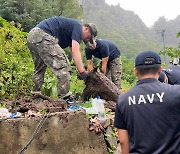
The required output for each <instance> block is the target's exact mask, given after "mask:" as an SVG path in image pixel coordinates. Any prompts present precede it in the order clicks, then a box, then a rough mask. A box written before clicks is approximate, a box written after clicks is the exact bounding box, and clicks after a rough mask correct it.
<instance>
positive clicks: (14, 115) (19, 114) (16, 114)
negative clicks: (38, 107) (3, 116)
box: [9, 112, 21, 118]
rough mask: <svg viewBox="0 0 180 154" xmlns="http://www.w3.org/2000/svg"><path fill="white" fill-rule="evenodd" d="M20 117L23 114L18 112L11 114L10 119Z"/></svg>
mask: <svg viewBox="0 0 180 154" xmlns="http://www.w3.org/2000/svg"><path fill="white" fill-rule="evenodd" d="M20 116H21V113H20V112H16V113H11V115H10V117H9V118H18V117H20Z"/></svg>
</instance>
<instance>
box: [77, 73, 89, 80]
mask: <svg viewBox="0 0 180 154" xmlns="http://www.w3.org/2000/svg"><path fill="white" fill-rule="evenodd" d="M87 76H88V74H87V73H86V72H83V73H79V74H78V78H79V79H80V80H84V81H86V79H87Z"/></svg>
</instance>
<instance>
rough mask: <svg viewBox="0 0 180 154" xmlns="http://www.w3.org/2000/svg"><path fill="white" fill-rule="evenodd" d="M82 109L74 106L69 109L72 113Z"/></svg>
mask: <svg viewBox="0 0 180 154" xmlns="http://www.w3.org/2000/svg"><path fill="white" fill-rule="evenodd" d="M80 109H82V107H81V106H74V105H72V106H70V107H69V109H68V110H70V111H74V110H80Z"/></svg>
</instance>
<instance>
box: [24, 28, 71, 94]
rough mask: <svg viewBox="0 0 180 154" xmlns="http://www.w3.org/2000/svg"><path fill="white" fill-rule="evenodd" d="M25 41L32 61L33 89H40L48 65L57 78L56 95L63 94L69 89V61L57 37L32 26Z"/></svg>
mask: <svg viewBox="0 0 180 154" xmlns="http://www.w3.org/2000/svg"><path fill="white" fill-rule="evenodd" d="M27 42H28V47H29V49H30V51H31V54H32V58H33V61H34V74H33V82H34V84H35V86H34V89H33V90H34V91H40V90H41V87H42V84H43V82H44V75H45V72H46V68H47V67H48V68H50V70H51V71H52V72H53V74H54V75H55V76H56V77H57V79H58V85H57V87H58V96H59V97H63V96H65V95H66V94H67V93H68V92H69V89H70V63H69V60H68V58H67V56H66V54H65V52H64V50H63V49H62V48H61V47H60V46H59V44H58V39H56V38H55V37H53V36H51V35H49V34H47V33H45V32H44V31H43V30H41V29H40V28H33V29H32V30H31V31H30V32H29V34H28V38H27Z"/></svg>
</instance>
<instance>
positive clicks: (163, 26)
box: [83, 0, 180, 58]
mask: <svg viewBox="0 0 180 154" xmlns="http://www.w3.org/2000/svg"><path fill="white" fill-rule="evenodd" d="M83 8H84V9H83V10H84V23H85V22H94V23H95V24H96V25H97V27H98V29H99V36H98V37H99V38H103V39H109V40H112V41H113V42H114V43H115V44H117V45H118V46H119V48H120V49H121V51H122V53H123V54H124V55H126V56H127V57H128V58H134V57H135V56H136V55H137V53H139V52H140V51H142V50H148V49H151V50H156V51H160V50H162V49H163V48H164V45H165V47H167V46H177V44H178V43H179V42H180V41H179V40H178V39H177V38H176V35H177V33H178V32H179V31H180V16H178V17H177V18H176V19H174V20H170V21H167V19H165V18H164V17H160V18H159V20H158V21H157V22H155V24H154V25H153V26H152V27H151V28H148V27H147V26H146V25H145V24H144V23H143V21H142V20H141V19H140V18H139V16H138V15H136V14H135V13H134V12H133V11H128V10H124V9H123V8H121V6H120V5H116V6H113V5H112V6H109V5H108V4H106V3H105V0H98V1H97V0H85V1H84V4H83ZM163 31H164V33H163V34H162V32H163ZM163 35H164V36H163ZM163 37H164V38H163ZM163 39H164V42H163ZM163 43H164V44H163Z"/></svg>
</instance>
